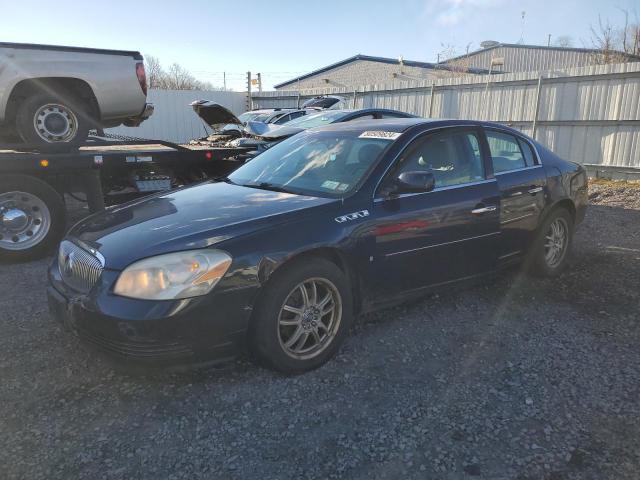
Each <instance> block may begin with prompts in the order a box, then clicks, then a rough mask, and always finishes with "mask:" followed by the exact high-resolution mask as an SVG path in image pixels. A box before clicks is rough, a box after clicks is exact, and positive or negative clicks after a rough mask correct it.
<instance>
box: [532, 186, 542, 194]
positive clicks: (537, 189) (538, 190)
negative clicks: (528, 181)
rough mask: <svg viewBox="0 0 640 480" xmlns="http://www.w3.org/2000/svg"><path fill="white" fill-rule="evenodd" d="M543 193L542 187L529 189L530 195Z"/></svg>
mask: <svg viewBox="0 0 640 480" xmlns="http://www.w3.org/2000/svg"><path fill="white" fill-rule="evenodd" d="M541 191H542V187H533V188H531V189H529V193H530V194H531V195H535V194H536V193H540V192H541Z"/></svg>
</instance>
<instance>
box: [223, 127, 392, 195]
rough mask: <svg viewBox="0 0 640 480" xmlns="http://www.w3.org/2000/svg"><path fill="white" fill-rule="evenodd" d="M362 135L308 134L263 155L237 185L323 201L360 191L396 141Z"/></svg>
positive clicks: (238, 176)
mask: <svg viewBox="0 0 640 480" xmlns="http://www.w3.org/2000/svg"><path fill="white" fill-rule="evenodd" d="M361 133H362V132H353V131H347V132H335V131H332V132H325V131H316V132H308V133H304V134H300V135H296V136H294V137H291V138H289V139H287V140H285V141H283V142H281V143H279V144H277V145H275V146H273V147H271V148H270V149H269V150H267V151H265V152H263V153H261V154H260V155H258V156H257V157H256V158H254V159H253V160H251V161H250V162H249V163H246V164H244V165H243V166H242V167H240V168H239V169H237V170H236V171H235V172H233V173H232V174H231V175H229V177H228V180H229V181H230V182H232V183H235V184H238V185H244V186H250V187H255V188H264V189H267V190H275V191H283V192H291V193H297V194H301V195H311V196H319V197H342V196H344V195H345V194H347V193H349V192H351V191H353V190H354V189H356V188H357V187H358V186H359V184H360V183H361V182H362V181H363V180H364V178H365V176H366V175H367V173H368V172H369V171H370V169H371V168H372V167H373V166H374V165H375V164H376V163H377V161H378V159H379V158H380V156H381V155H382V152H383V151H384V150H385V148H386V147H387V146H388V145H389V144H390V143H391V140H389V139H384V138H369V137H366V136H365V137H362V136H361Z"/></svg>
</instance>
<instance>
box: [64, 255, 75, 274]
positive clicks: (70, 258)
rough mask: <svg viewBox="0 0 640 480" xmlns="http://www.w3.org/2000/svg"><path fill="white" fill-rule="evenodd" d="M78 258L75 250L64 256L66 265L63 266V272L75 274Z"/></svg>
mask: <svg viewBox="0 0 640 480" xmlns="http://www.w3.org/2000/svg"><path fill="white" fill-rule="evenodd" d="M75 262H76V259H75V255H74V253H73V252H71V253H68V254H67V255H66V256H65V257H64V265H63V266H62V273H64V274H65V275H66V276H67V277H70V276H71V275H73V267H74V265H75Z"/></svg>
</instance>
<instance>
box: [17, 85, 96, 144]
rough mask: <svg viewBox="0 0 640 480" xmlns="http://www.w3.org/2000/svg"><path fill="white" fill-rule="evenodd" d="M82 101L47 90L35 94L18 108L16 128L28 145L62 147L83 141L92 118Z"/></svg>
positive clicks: (87, 133)
mask: <svg viewBox="0 0 640 480" xmlns="http://www.w3.org/2000/svg"><path fill="white" fill-rule="evenodd" d="M90 118H91V117H90V115H89V109H88V108H87V107H86V106H85V105H83V103H82V102H80V101H78V100H75V99H73V98H72V97H70V96H69V97H68V98H64V99H62V98H58V97H57V96H55V95H51V94H48V93H40V94H36V95H32V96H30V97H28V98H27V99H26V100H24V101H23V102H22V103H21V104H20V106H19V107H18V111H17V114H16V129H17V131H18V134H19V135H20V137H21V138H22V140H23V141H24V143H26V144H27V145H37V146H40V147H49V148H52V147H53V148H60V147H65V146H66V147H73V146H77V145H79V144H81V143H83V142H84V141H85V140H86V139H87V136H88V135H89V130H90V128H91V124H92V121H91V119H90Z"/></svg>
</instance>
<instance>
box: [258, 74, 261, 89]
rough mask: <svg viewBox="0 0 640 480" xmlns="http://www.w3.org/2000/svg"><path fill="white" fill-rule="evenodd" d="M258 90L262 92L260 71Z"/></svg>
mask: <svg viewBox="0 0 640 480" xmlns="http://www.w3.org/2000/svg"><path fill="white" fill-rule="evenodd" d="M258 92H259V93H262V74H261V73H258Z"/></svg>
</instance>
